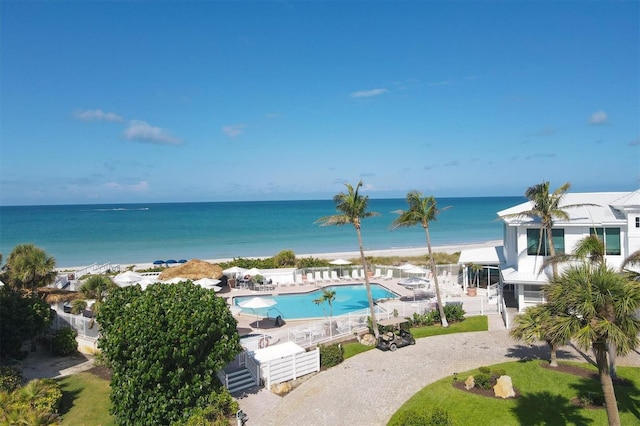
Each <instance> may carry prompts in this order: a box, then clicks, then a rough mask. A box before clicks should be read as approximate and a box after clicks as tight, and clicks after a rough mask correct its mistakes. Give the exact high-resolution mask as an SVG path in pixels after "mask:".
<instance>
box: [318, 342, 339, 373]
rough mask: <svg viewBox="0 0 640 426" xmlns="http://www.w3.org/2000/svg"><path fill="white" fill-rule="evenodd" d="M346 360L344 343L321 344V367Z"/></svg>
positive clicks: (334, 364)
mask: <svg viewBox="0 0 640 426" xmlns="http://www.w3.org/2000/svg"><path fill="white" fill-rule="evenodd" d="M342 361H344V350H343V349H342V345H340V344H334V345H328V346H327V345H320V367H324V368H330V367H333V366H336V365H338V364H340V363H341V362H342Z"/></svg>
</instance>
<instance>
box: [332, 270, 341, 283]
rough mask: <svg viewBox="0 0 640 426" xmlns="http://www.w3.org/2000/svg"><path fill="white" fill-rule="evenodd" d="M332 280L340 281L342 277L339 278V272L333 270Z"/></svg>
mask: <svg viewBox="0 0 640 426" xmlns="http://www.w3.org/2000/svg"><path fill="white" fill-rule="evenodd" d="M331 281H333V282H336V281H340V278H338V272H337V271H331Z"/></svg>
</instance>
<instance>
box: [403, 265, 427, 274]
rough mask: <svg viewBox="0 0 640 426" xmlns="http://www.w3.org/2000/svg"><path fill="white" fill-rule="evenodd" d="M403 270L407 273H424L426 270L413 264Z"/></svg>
mask: <svg viewBox="0 0 640 426" xmlns="http://www.w3.org/2000/svg"><path fill="white" fill-rule="evenodd" d="M405 272H406V273H408V274H426V273H427V270H426V269H423V268H421V267H419V266H415V267H413V268H411V269H407V270H405Z"/></svg>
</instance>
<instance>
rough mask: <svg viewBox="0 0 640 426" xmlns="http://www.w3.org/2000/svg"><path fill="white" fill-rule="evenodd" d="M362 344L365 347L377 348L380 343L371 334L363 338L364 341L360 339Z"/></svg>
mask: <svg viewBox="0 0 640 426" xmlns="http://www.w3.org/2000/svg"><path fill="white" fill-rule="evenodd" d="M360 343H361V344H363V345H365V346H375V345H377V344H378V342H377V341H376V336H374V335H373V334H369V333H367V334H365V335H364V336H362V339H360Z"/></svg>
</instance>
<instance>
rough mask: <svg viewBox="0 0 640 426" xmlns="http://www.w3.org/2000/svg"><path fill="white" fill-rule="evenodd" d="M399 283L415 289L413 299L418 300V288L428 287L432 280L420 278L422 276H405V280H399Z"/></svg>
mask: <svg viewBox="0 0 640 426" xmlns="http://www.w3.org/2000/svg"><path fill="white" fill-rule="evenodd" d="M398 284H400V285H401V286H403V287H406V288H410V289H411V290H413V301H414V302H415V301H416V290H417V289H419V288H421V287H428V286H429V285H430V281H429V280H428V279H426V278H420V277H410V278H405V279H403V280H400V281H398Z"/></svg>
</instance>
